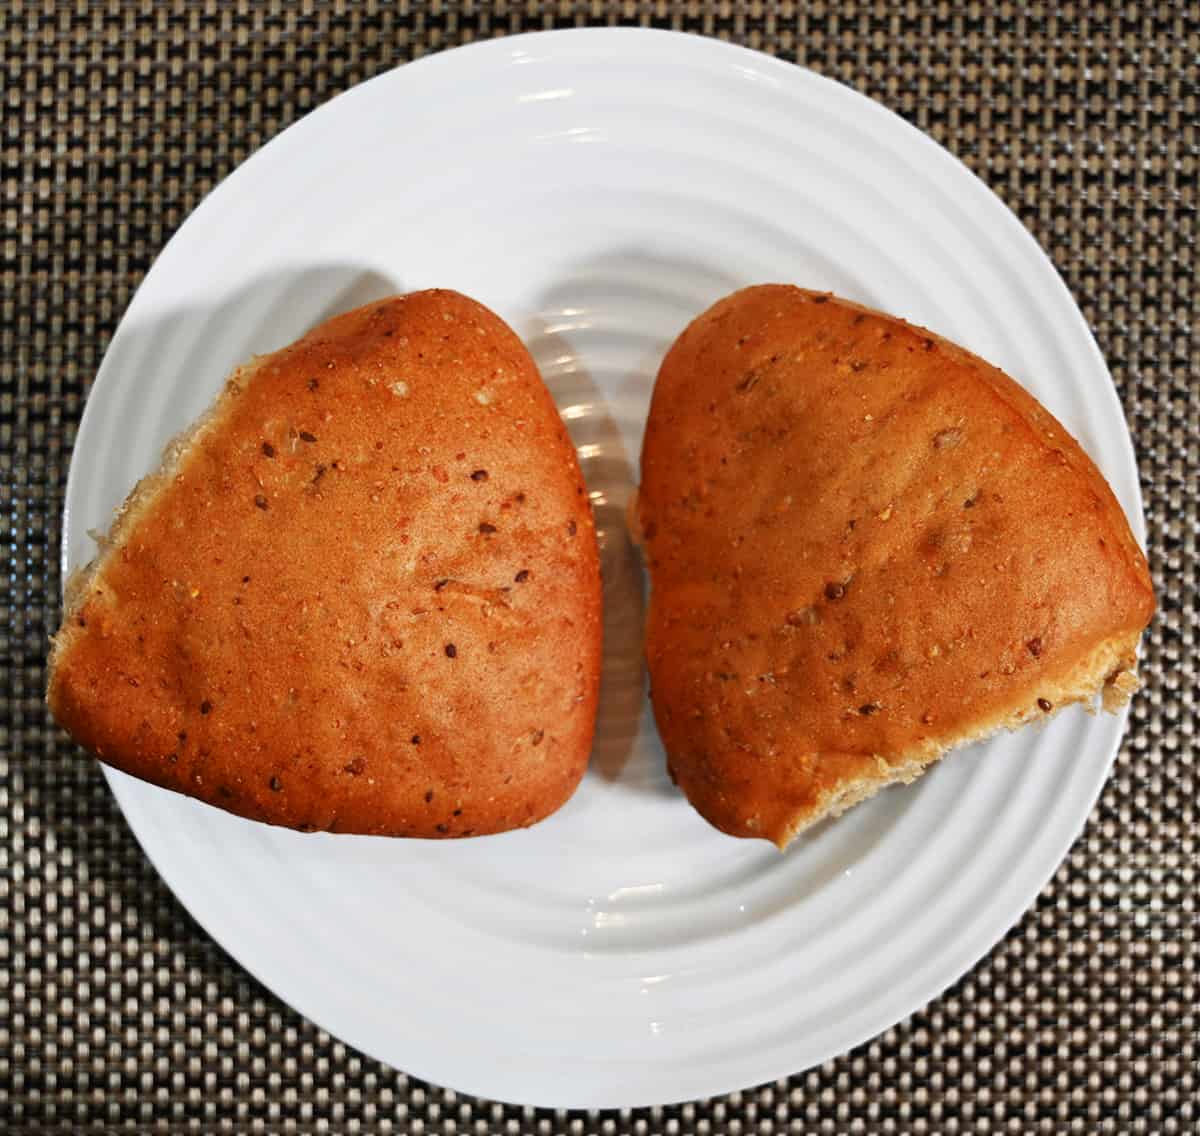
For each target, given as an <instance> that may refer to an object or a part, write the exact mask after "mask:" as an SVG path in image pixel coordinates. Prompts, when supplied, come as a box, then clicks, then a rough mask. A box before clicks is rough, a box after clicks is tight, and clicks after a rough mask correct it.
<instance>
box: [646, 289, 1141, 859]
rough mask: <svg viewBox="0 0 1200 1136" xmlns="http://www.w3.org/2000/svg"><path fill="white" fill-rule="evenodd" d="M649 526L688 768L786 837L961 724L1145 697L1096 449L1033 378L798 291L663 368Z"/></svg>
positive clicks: (1136, 624)
mask: <svg viewBox="0 0 1200 1136" xmlns="http://www.w3.org/2000/svg"><path fill="white" fill-rule="evenodd" d="M638 512H639V521H640V525H641V528H642V530H643V539H644V544H645V548H646V557H647V562H648V566H649V570H650V575H651V579H652V583H653V591H652V595H651V601H650V611H649V621H648V633H647V647H646V654H647V659H648V663H649V669H650V677H651V688H652V692H653V701H654V710H655V715H656V718H657V721H658V726H659V730H660V732H661V734H662V737H663V741H664V743H665V745H666V749H667V753H668V756H669V761H670V765H671V769H672V771H673V774H674V776H675V777H676V779H677V781H678V783H679V784H680V786H681V787H682V788H683V790H684V792H685V793H686V794H687V795H688V797H689V798H690V800H691V801H692V803H693V804H694V805H695V806H696V807H697V808H698V809H699V810H700V812H701V813H702V814H703V815H704V816H705V817H707V818H708V819H709V820H710V821H711V822H712V823H713V824H715V825H716V826H717V827H719V828H721V829H723V830H725V831H726V832H730V833H735V834H737V835H741V836H759V837H765V838H766V839H769V840H772V841H775V842H776V843H778V844H780V845H784V844H786V843H787V842H788V841H789V840H790V839H791V838H792V837H793V836H794V835H795V834H796V833H797V832H798V831H800V830H801V829H802V828H804V827H805V826H807V825H809V824H811V823H813V822H814V821H815V820H817V819H819V818H821V817H823V816H827V815H833V814H836V813H837V812H840V811H842V810H843V809H844V808H846V807H847V806H849V805H850V804H853V803H854V802H855V801H858V800H861V799H862V798H863V797H865V796H869V795H870V794H871V793H873V792H874V791H875V790H876V789H878V788H879V787H880V786H881V785H884V784H887V783H888V782H890V781H895V780H911V779H912V778H913V777H915V776H916V775H917V774H918V773H920V772H921V770H922V769H923V768H924V767H925V766H926V765H927V764H928V763H929V762H930V761H932V760H934V759H935V758H937V757H938V756H940V755H941V754H942V753H944V752H945V750H946V749H947V748H949V747H951V746H953V745H956V744H958V743H960V742H964V741H968V740H971V739H973V738H978V737H982V736H985V735H987V734H989V733H991V732H992V731H994V730H996V729H998V728H1000V727H1003V726H1010V727H1011V726H1015V725H1019V724H1020V723H1022V722H1025V721H1027V720H1029V719H1031V718H1037V717H1042V716H1044V715H1045V714H1047V713H1050V712H1052V711H1053V710H1056V709H1057V708H1059V707H1060V706H1061V705H1063V704H1064V703H1066V702H1073V701H1081V700H1092V699H1094V697H1095V695H1096V694H1097V693H1100V692H1102V693H1104V695H1105V700H1106V703H1107V704H1110V705H1111V704H1115V703H1119V702H1120V701H1122V700H1123V699H1124V698H1125V697H1127V696H1128V694H1129V692H1130V690H1131V689H1132V688H1133V687H1134V686H1135V685H1136V680H1135V678H1134V675H1133V671H1134V667H1135V650H1136V645H1137V641H1138V637H1139V635H1140V633H1141V631H1142V629H1143V628H1144V627H1145V625H1146V623H1147V622H1148V620H1149V619H1150V616H1151V614H1152V612H1153V609H1154V597H1153V593H1152V590H1151V585H1150V578H1149V573H1148V570H1147V567H1146V560H1145V557H1144V556H1143V555H1142V553H1141V550H1140V549H1139V548H1138V546H1137V544H1136V542H1135V540H1134V538H1133V536H1132V534H1131V533H1130V530H1129V525H1128V524H1127V522H1126V520H1125V517H1124V515H1123V513H1122V512H1121V508H1120V506H1119V505H1118V504H1117V501H1116V499H1115V498H1114V497H1113V494H1112V491H1111V490H1110V489H1109V487H1108V485H1107V484H1106V483H1105V481H1104V479H1103V477H1102V476H1101V475H1100V473H1099V472H1098V471H1097V469H1096V467H1095V466H1094V465H1093V464H1092V462H1091V461H1090V460H1089V459H1088V457H1087V455H1086V454H1085V453H1084V452H1083V450H1081V449H1080V447H1079V445H1078V444H1077V443H1076V442H1075V441H1074V439H1072V438H1071V437H1070V436H1069V435H1068V434H1067V432H1066V431H1065V430H1064V429H1063V427H1062V426H1061V425H1060V424H1059V423H1058V422H1057V421H1055V419H1054V418H1053V417H1052V416H1051V415H1050V414H1049V413H1048V412H1047V411H1046V410H1045V409H1044V408H1043V407H1042V406H1040V405H1039V404H1038V403H1037V401H1036V400H1034V399H1033V398H1032V397H1031V396H1030V395H1029V394H1028V393H1027V392H1026V391H1025V390H1024V389H1022V388H1021V387H1020V386H1019V385H1018V384H1017V383H1015V382H1014V381H1013V380H1012V379H1010V378H1008V377H1007V376H1006V375H1004V374H1003V373H1001V372H1000V371H999V370H997V369H996V368H995V367H992V366H990V365H989V364H987V363H985V362H984V361H983V360H982V359H979V358H977V357H975V356H974V355H971V354H970V353H969V352H967V351H965V350H963V349H962V348H960V347H957V346H955V345H954V344H952V343H949V342H947V341H946V340H944V339H941V338H939V337H938V336H936V335H933V334H931V333H930V332H928V331H925V330H924V329H922V328H919V327H913V326H910V325H908V324H906V323H904V322H903V321H901V320H898V319H894V318H892V317H889V316H886V315H883V314H880V313H878V312H873V311H870V310H869V309H866V308H862V307H860V306H858V305H856V304H851V303H848V302H845V301H842V300H838V299H836V298H834V297H831V296H829V295H826V294H820V293H815V292H807V291H803V290H801V289H799V288H793V287H788V286H783V285H768V286H762V287H757V288H749V289H747V290H745V291H743V292H739V293H737V294H735V295H733V296H730V297H729V298H727V299H725V300H722V301H721V302H720V303H718V304H717V305H715V306H714V307H713V308H711V309H710V310H709V311H707V312H706V313H704V314H703V315H702V316H700V317H699V318H698V319H697V320H696V321H695V322H694V323H692V325H691V326H690V327H689V328H687V330H686V331H684V333H683V334H682V335H681V336H680V337H679V339H678V340H677V341H676V343H675V344H674V346H673V347H672V348H671V350H670V352H669V354H668V355H667V357H666V359H665V360H664V362H663V364H662V368H661V370H660V372H659V375H658V380H657V384H656V386H655V390H654V397H653V402H652V406H651V410H650V417H649V422H648V424H647V428H646V439H645V445H644V449H643V453H642V485H641V490H640V493H639V505H638Z"/></svg>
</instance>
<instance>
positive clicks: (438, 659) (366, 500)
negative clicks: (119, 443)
mask: <svg viewBox="0 0 1200 1136" xmlns="http://www.w3.org/2000/svg"><path fill="white" fill-rule="evenodd" d="M485 391H486V392H487V397H486V398H481V397H480V395H481V393H482V392H485ZM599 671H600V573H599V560H598V555H597V548H596V537H595V529H594V524H593V518H592V514H591V509H590V505H589V501H588V496H587V493H586V492H585V491H584V489H583V481H582V477H581V474H580V470H579V466H578V463H577V461H576V457H575V450H574V447H573V446H572V444H571V442H570V439H569V438H568V437H567V434H566V431H565V429H564V427H563V424H562V421H561V419H560V417H559V415H558V413H557V411H556V409H555V407H554V404H553V402H552V401H551V399H550V396H549V393H548V392H547V390H546V388H545V386H544V384H543V383H542V381H541V378H540V377H539V375H538V373H537V370H536V368H535V366H534V363H533V361H532V359H531V358H530V356H529V354H528V352H527V351H526V350H525V348H524V346H523V345H522V344H521V342H520V341H519V340H518V338H517V337H516V335H515V334H514V333H513V332H512V331H511V330H510V329H509V328H508V327H507V326H506V325H505V324H504V323H503V322H502V321H501V320H500V319H499V318H498V317H497V316H495V315H494V314H492V313H491V312H490V311H488V310H487V309H486V308H484V307H482V306H480V305H479V304H477V303H475V302H474V301H472V300H470V299H468V298H466V297H464V296H461V295H459V294H457V293H455V292H450V291H442V290H436V291H428V292H418V293H413V294H411V295H407V296H399V297H394V298H391V299H388V300H384V301H381V302H378V303H374V304H369V305H367V306H365V307H362V308H359V309H357V310H355V311H352V312H348V313H346V314H344V315H340V316H337V317H336V318H334V319H332V320H330V321H328V322H327V323H325V324H322V325H321V326H320V327H317V328H316V329H314V330H313V331H311V332H310V333H309V334H307V335H306V336H305V337H304V338H303V339H301V340H299V341H298V342H297V343H295V344H293V345H292V346H290V347H286V348H284V349H283V350H281V351H279V352H277V353H275V354H273V355H269V356H266V357H263V358H261V359H258V360H256V361H255V362H254V363H252V364H250V365H249V366H247V367H244V368H242V369H241V370H240V371H239V372H237V373H236V374H235V375H234V376H233V377H232V378H231V379H230V381H229V382H228V384H227V385H226V387H225V390H224V391H223V393H222V394H221V395H220V397H219V398H218V399H217V401H216V403H215V405H214V406H213V408H212V409H211V411H210V412H209V414H208V415H207V416H206V417H205V418H204V419H203V420H202V421H201V422H200V423H198V424H197V426H196V427H195V428H194V429H193V430H192V431H191V432H190V433H189V435H188V436H186V437H185V438H183V439H180V440H179V442H177V443H176V444H174V445H173V446H172V447H171V448H170V449H169V450H168V453H167V455H166V458H165V460H164V463H163V466H162V468H161V469H160V470H159V471H158V472H157V473H155V474H153V475H152V476H150V477H148V478H146V479H145V480H144V481H142V482H141V483H140V484H139V485H138V486H137V487H136V488H135V489H134V491H133V493H132V494H131V495H130V497H129V499H128V500H127V501H126V503H125V506H124V507H123V509H122V511H121V513H120V514H119V516H118V518H117V520H116V523H115V524H114V526H113V529H112V532H111V534H110V536H109V537H108V538H107V539H106V540H105V542H104V543H103V545H102V548H101V551H100V553H99V555H98V557H97V559H96V560H95V561H94V562H93V564H92V565H90V566H89V568H88V569H87V570H86V571H85V572H83V573H81V574H80V575H79V576H78V577H77V578H76V579H75V580H74V581H72V584H71V586H70V587H69V589H68V596H67V604H66V612H65V615H64V619H63V625H62V628H61V630H60V631H59V633H58V635H57V636H56V638H55V641H54V645H53V649H52V655H51V675H50V681H49V689H48V700H49V703H50V706H51V708H52V710H53V712H54V714H55V715H56V717H57V718H58V719H59V721H60V722H61V723H62V724H63V725H64V726H65V727H66V728H67V729H68V730H69V731H70V732H71V733H72V734H73V735H74V737H75V738H76V739H77V740H78V741H79V742H80V743H81V744H82V745H84V746H85V747H87V748H88V749H90V750H91V751H92V752H93V753H95V754H96V755H97V756H99V757H100V758H101V759H102V760H104V761H106V762H108V763H109V764H111V765H113V766H116V767H117V768H120V769H123V770H124V771H126V772H127V773H131V774H133V775H134V776H137V777H141V778H143V779H145V780H147V781H151V782H154V783H155V784H158V785H162V786H164V787H166V788H169V789H174V790H177V791H179V792H181V793H186V794H188V795H189V796H193V797H197V798H199V799H200V800H203V801H206V802H208V803H209V804H212V805H217V806H219V807H221V808H224V809H227V810H229V811H231V812H235V813H238V814H240V815H242V816H245V817H250V818H252V819H255V820H260V821H266V822H269V823H272V824H279V825H286V826H288V827H291V828H297V829H302V830H306V831H334V832H360V833H376V834H389V835H409V836H423V837H441V836H471V835H480V834H484V833H491V832H499V831H503V830H506V829H512V828H518V827H521V826H525V825H529V824H532V823H534V822H535V821H537V820H540V819H541V818H543V817H545V816H546V815H548V814H549V813H551V812H553V811H554V810H555V809H557V808H558V807H559V806H560V805H561V804H562V803H563V802H564V801H565V800H566V799H567V798H568V797H569V796H570V794H571V793H572V792H573V790H574V788H575V786H576V785H577V783H578V781H579V779H580V777H581V776H582V774H583V770H584V767H585V765H586V762H587V756H588V752H589V749H590V746H591V739H592V732H593V727H594V721H595V713H596V701H597V694H598V687H599Z"/></svg>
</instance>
